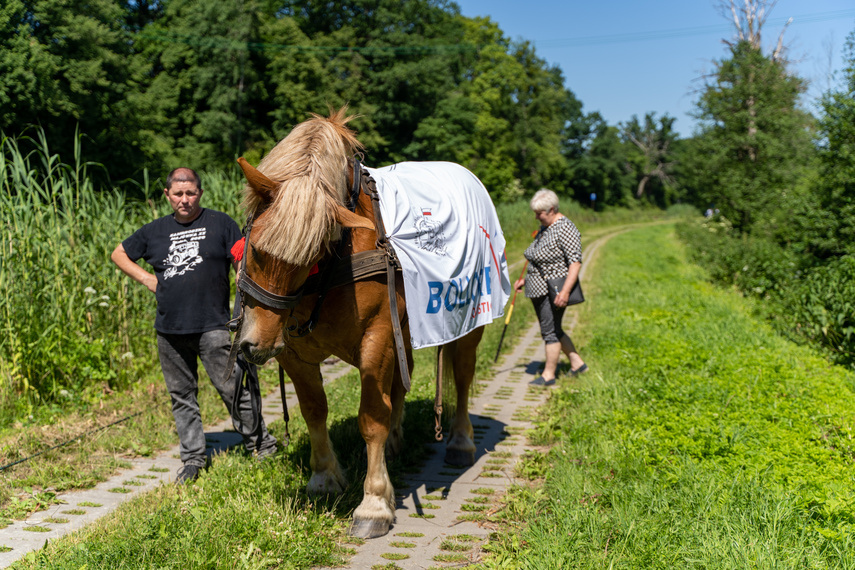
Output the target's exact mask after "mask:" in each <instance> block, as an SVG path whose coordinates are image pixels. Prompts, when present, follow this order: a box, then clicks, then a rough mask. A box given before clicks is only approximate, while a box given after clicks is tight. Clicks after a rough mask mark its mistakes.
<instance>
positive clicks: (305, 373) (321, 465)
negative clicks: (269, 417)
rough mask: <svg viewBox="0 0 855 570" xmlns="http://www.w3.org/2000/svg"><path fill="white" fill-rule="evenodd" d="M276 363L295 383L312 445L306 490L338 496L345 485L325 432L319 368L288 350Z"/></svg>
mask: <svg viewBox="0 0 855 570" xmlns="http://www.w3.org/2000/svg"><path fill="white" fill-rule="evenodd" d="M277 360H278V361H279V364H281V365H282V367H283V368H284V369H285V372H287V373H288V377H289V378H291V381H292V382H293V383H294V391H295V392H297V399H298V400H299V401H300V412H301V413H302V414H303V418H304V419H305V420H306V427H307V428H308V430H309V440H310V441H311V444H312V455H311V458H310V460H309V466H310V467H311V468H312V477H311V478H310V479H309V484H308V485H306V491H307V492H308V493H310V494H327V493H333V494H338V493H341V492H342V491H343V490H344V488H345V486H346V485H347V482H346V481H345V478H344V474H343V473H342V470H341V466H340V465H339V463H338V458H337V457H336V455H335V451H333V446H332V442H331V441H330V434H329V431H328V430H327V414H328V412H329V408H328V406H327V395H326V392H324V381H323V377H322V376H321V369H320V366H319V365H318V364H309V363H307V362H303V361H301V360H299V359H298V358H297V357H296V355H295V354H294V353H293V352H291V351H290V350H289V349H287V348H286V349H285V351H283V352H282V353H281V354H280V355H279V356H278V357H277Z"/></svg>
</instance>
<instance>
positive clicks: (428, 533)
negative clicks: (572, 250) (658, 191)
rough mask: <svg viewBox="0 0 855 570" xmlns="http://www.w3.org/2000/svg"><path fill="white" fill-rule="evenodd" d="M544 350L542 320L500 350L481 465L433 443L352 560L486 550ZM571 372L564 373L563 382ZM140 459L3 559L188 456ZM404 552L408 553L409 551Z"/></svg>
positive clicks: (25, 532)
mask: <svg viewBox="0 0 855 570" xmlns="http://www.w3.org/2000/svg"><path fill="white" fill-rule="evenodd" d="M629 229H631V227H625V228H620V229H616V230H615V231H613V232H610V233H609V234H606V235H603V236H601V237H599V238H598V239H596V240H594V241H593V242H591V243H590V244H588V245H587V246H586V247H585V250H584V254H585V265H584V266H583V267H582V271H581V274H580V278H581V279H582V280H583V281H584V280H585V278H586V275H587V269H588V268H589V267H591V266H592V265H593V264H594V262H595V261H596V258H597V250H598V248H599V247H600V246H601V245H602V244H604V243H605V242H606V241H608V239H610V238H611V237H613V236H615V235H617V234H619V233H623V232H625V231H628V230H629ZM522 300H523V301H524V299H522ZM575 324H576V312H575V311H568V312H567V314H566V317H565V322H564V326H565V329H567V330H570V331H572V329H573V328H574V326H575ZM505 340H506V342H508V341H510V340H511V339H505ZM542 354H543V345H542V341H541V339H540V331H539V328H538V325H537V323H536V322H535V323H533V324H532V325H531V326H530V327H529V328H528V329H527V331H526V333H525V334H524V335H523V337H522V338H521V339H519V340H518V342H517V344H516V346H515V347H514V350H513V352H512V353H511V354H509V355H506V356H505V357H503V358H502V359H501V360H500V362H499V363H498V365H497V366H496V367H495V368H494V376H493V378H492V379H491V380H486V381H485V380H479V382H480V385H481V388H480V394H479V395H478V396H477V397H475V399H474V400H473V402H472V404H471V414H472V423H473V426H474V428H475V443H476V445H477V446H478V450H477V452H476V462H475V465H473V466H472V467H469V468H454V467H450V466H447V465H445V464H444V462H443V459H442V458H443V456H444V447H443V446H444V445H445V442H436V443H434V444H432V445H433V447H434V451H435V453H432V454H431V455H430V458H429V459H428V461H427V462H426V464H425V466H424V468H423V469H422V472H421V473H419V474H417V475H413V476H411V477H410V478H409V479H408V480H407V486H405V487H403V488H400V489H397V495H398V506H397V512H396V516H397V520H396V522H395V524H394V525H393V527H392V529H391V531H390V532H389V534H387V535H386V536H383V537H380V538H375V539H372V540H368V541H366V542H365V544H363V545H361V546H357V547H355V550H356V554H355V555H354V556H353V557H352V558H351V560H350V561H349V563H348V566H347V567H348V568H355V569H365V568H371V567H372V566H375V565H380V566H383V565H386V564H390V563H394V564H397V565H398V566H399V567H400V568H404V569H410V568H413V569H415V568H429V567H437V566H439V565H441V564H443V563H448V562H455V561H456V562H458V563H460V562H467V561H474V560H477V559H478V558H479V556H480V545H481V543H482V542H483V541H484V540H485V539H486V538H487V536H488V535H489V533H490V532H491V531H490V529H489V528H485V527H484V526H481V525H479V524H478V523H476V522H471V521H467V520H466V519H467V514H468V515H470V516H471V515H472V514H477V513H478V512H479V511H481V510H484V509H486V508H488V505H489V504H490V502H492V501H493V499H494V498H496V497H498V496H499V495H500V494H501V493H502V492H504V491H505V490H506V489H507V488H508V487H509V486H511V485H512V484H514V482H515V478H514V468H515V465H516V463H517V461H518V460H519V458H520V457H521V456H522V455H523V453H525V452H526V450H528V449H529V448H530V447H529V446H528V445H527V444H526V438H525V431H526V430H528V429H529V428H531V427H532V420H533V419H534V415H535V413H536V410H537V408H538V407H539V406H540V405H541V404H543V402H544V401H545V400H546V398H547V393H548V390H550V389H551V388H544V387H543V386H532V385H530V382H531V381H532V380H533V379H534V378H535V377H536V375H537V370H538V367H539V366H540V364H541V360H540V358H541V356H542ZM350 370H351V367H350V366H349V365H347V364H345V363H342V362H331V363H329V364H324V366H323V367H322V372H323V376H324V382H325V383H327V382H331V381H334V380H335V379H337V378H339V377H340V376H342V375H344V374H346V373H347V372H349V371H350ZM562 381H566V379H562V378H559V383H560V382H562ZM287 403H288V406H289V409H295V408H296V407H297V399H296V396H295V394H294V392H293V388H291V387H290V386H289V390H288V393H287ZM262 408H263V411H264V413H265V415H267V416H268V417H269V418H271V420H272V419H273V418H274V417H277V416H278V415H279V414H281V410H282V400H281V398H280V397H279V394H278V391H276V393H275V394H273V395H271V396H269V397H267V398H265V399H264V401H263V402H262ZM209 429H210V430H211V431H209V432H207V433H206V439H207V440H208V443H209V446H210V449H209V452H211V453H215V452H217V451H220V450H223V449H227V448H229V447H233V446H235V445H238V444H239V443H240V437H239V436H238V435H237V434H236V433H234V432H233V431H227V430H229V429H231V423H230V421H228V420H226V421H224V422H222V423H220V424H219V425H216V426H213V427H212V428H209ZM131 463H132V464H133V467H132V468H131V469H128V470H122V471H121V472H120V473H118V474H117V475H115V476H113V477H111V478H110V479H109V480H108V481H105V482H103V483H100V484H99V485H97V486H96V487H94V488H92V489H89V490H85V491H74V492H69V493H62V494H60V495H59V496H58V498H59V499H60V500H61V501H63V502H64V504H61V505H55V506H53V507H51V508H49V509H48V510H46V511H41V512H38V513H35V514H33V515H31V516H30V517H29V518H28V519H27V520H24V521H15V522H14V523H13V524H11V525H10V526H8V527H6V528H4V529H0V547H7V548H10V549H11V550H9V551H8V552H0V568H5V567H7V566H9V565H11V564H12V563H14V562H15V561H17V560H19V559H20V558H22V557H23V556H24V555H25V554H27V553H28V552H31V551H33V550H38V549H40V548H42V547H43V546H44V545H45V544H46V541H48V540H55V539H57V538H59V537H62V536H64V535H65V534H68V533H70V532H72V531H75V530H78V529H81V528H83V527H84V526H86V525H87V524H89V523H91V522H93V521H95V520H97V519H99V518H100V517H102V516H104V515H106V514H108V513H109V512H111V511H113V510H114V509H115V508H116V507H118V506H119V505H120V504H121V503H123V502H125V501H127V500H129V499H131V498H133V497H135V496H137V495H139V494H141V493H144V492H146V491H149V490H151V489H153V488H154V487H155V486H157V485H160V484H162V483H167V484H169V483H171V482H172V481H173V480H174V478H175V473H176V471H177V470H178V468H179V467H180V466H181V462H180V460H179V459H178V446H177V445H176V446H175V447H174V448H172V449H170V450H167V451H166V452H164V453H162V454H160V455H159V456H157V457H156V458H140V459H135V460H133V461H132V462H131ZM473 518H474V517H473ZM63 521H65V522H63ZM34 530H36V532H34ZM402 556H406V557H407V558H404V559H401V557H402Z"/></svg>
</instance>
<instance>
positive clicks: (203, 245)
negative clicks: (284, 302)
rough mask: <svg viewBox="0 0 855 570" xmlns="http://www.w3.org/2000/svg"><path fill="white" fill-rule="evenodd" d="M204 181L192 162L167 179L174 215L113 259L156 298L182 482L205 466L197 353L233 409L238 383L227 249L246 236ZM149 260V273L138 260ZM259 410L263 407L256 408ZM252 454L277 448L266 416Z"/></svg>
mask: <svg viewBox="0 0 855 570" xmlns="http://www.w3.org/2000/svg"><path fill="white" fill-rule="evenodd" d="M202 192H203V191H202V184H201V181H200V179H199V175H198V174H196V172H195V171H193V170H191V169H189V168H176V169H175V170H173V171H172V172H170V173H169V176H168V177H167V178H166V188H164V190H163V194H164V195H165V196H166V199H167V200H169V204H170V205H171V206H172V210H173V213H172V214H170V215H168V216H164V217H162V218H158V219H157V220H154V221H153V222H150V223H148V224H146V225H145V226H143V227H142V228H140V229H139V230H137V231H136V232H134V234H133V235H131V236H130V237H129V238H128V239H126V240H125V241H123V242H122V243H120V244H119V245H118V246H116V249H115V250H114V251H113V254H112V255H111V259H112V260H113V262H114V263H115V264H116V265H117V266H118V267H119V269H121V270H122V271H123V272H125V273H126V274H127V275H129V276H130V277H131V278H132V279H134V280H135V281H138V282H139V283H142V284H143V285H145V286H146V287H148V289H149V291H151V292H152V293H154V294H155V297H156V299H157V317H156V318H155V321H154V328H155V330H156V331H157V350H158V355H159V356H160V366H161V369H162V371H163V377H164V379H165V380H166V387H167V389H168V390H169V395H170V397H171V398H172V415H173V416H174V417H175V426H176V428H177V429H178V439H179V442H180V451H181V461H182V462H183V463H184V465H183V467H182V468H181V469H180V470H179V471H178V477H177V479H176V482H177V483H185V482H188V481H192V480H194V479H196V478H197V477H198V476H199V472H200V470H201V469H203V468H204V467H205V463H206V455H205V432H204V429H203V427H202V415H201V413H200V410H199V403H198V401H197V393H198V382H199V375H198V371H197V370H198V368H197V360H196V359H197V358H199V359H201V360H202V364H203V365H204V366H205V370H206V371H207V373H208V376H210V377H211V382H212V383H213V384H214V386H215V387H216V388H217V391H218V392H219V393H220V397H221V398H222V399H223V403H225V405H226V408H228V410H229V412H230V413H231V412H232V407H233V405H234V402H233V401H232V399H233V397H234V389H235V382H238V381H239V379H240V368H239V367H238V366H237V365H235V369H234V371H233V373H232V375H231V377H230V378H229V380H227V381H226V382H223V376H224V375H225V374H224V372H225V367H226V365H227V364H228V360H229V349H230V346H231V338H230V336H229V331H228V329H227V327H226V323H227V322H228V321H229V294H230V280H229V266H230V265H235V262H234V259H233V258H232V255H231V252H230V249H231V247H232V245H234V243H235V242H236V241H238V240H239V239H240V238H241V233H240V229H239V228H238V225H237V224H236V223H235V221H234V220H232V219H231V218H230V217H229V216H228V215H226V214H224V213H222V212H217V211H215V210H209V209H207V208H202V206H201V204H200V201H201V198H202ZM138 259H143V260H145V262H146V263H148V264H149V265H150V266H151V267H152V268H153V269H154V274H153V275H152V274H151V273H149V272H148V271H146V270H145V269H144V268H143V267H141V266H140V265H138V264H137V263H136V261H137V260H138ZM238 405H239V410H240V417H241V418H242V420H243V423H244V425H249V424H250V422H251V420H252V409H251V405H250V394H249V391H248V390H246V389H243V390H242V392H241V395H240V402H239V403H238ZM259 413H260V412H259ZM244 443H245V445H246V448H247V450H248V451H249V452H250V453H256V454H257V455H258V457H259V458H263V457H266V456H268V455H271V454H273V453H275V452H276V439H275V438H274V437H273V436H272V435H270V434H269V433H268V431H267V427H266V426H265V425H264V420H263V419H262V420H261V421H260V422H259V427H258V429H257V431H256V432H255V433H254V434H252V435H251V436H244Z"/></svg>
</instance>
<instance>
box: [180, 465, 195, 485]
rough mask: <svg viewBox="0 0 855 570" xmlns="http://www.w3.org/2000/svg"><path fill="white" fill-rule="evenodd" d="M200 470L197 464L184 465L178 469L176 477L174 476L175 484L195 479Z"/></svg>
mask: <svg viewBox="0 0 855 570" xmlns="http://www.w3.org/2000/svg"><path fill="white" fill-rule="evenodd" d="M201 470H202V468H201V467H199V466H198V465H185V466H184V467H182V468H181V469H179V470H178V477H176V478H175V483H176V484H177V485H183V484H185V483H189V482H190V481H195V480H196V479H198V478H199V472H200V471H201Z"/></svg>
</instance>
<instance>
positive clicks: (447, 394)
mask: <svg viewBox="0 0 855 570" xmlns="http://www.w3.org/2000/svg"><path fill="white" fill-rule="evenodd" d="M456 356H457V341H452V342H450V343H448V344H443V345H440V346H439V347H437V351H436V396H435V398H434V401H433V409H434V411H435V412H436V438H437V440H441V439H442V413H443V400H445V401H447V402H455V401H456V396H457V393H456V392H457V387H456V386H455V385H454V360H455V357H456ZM446 411H450V410H446Z"/></svg>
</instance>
